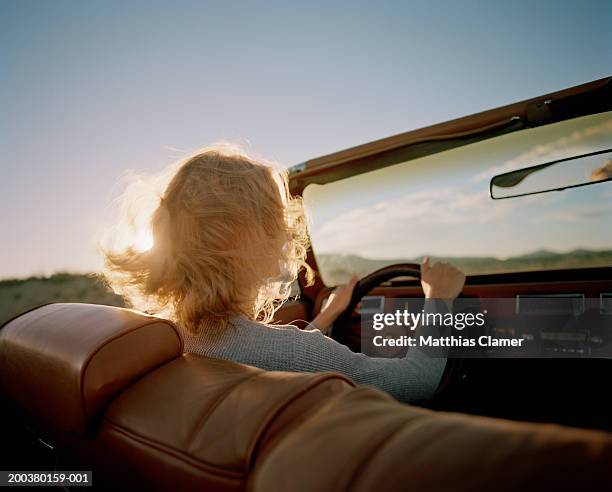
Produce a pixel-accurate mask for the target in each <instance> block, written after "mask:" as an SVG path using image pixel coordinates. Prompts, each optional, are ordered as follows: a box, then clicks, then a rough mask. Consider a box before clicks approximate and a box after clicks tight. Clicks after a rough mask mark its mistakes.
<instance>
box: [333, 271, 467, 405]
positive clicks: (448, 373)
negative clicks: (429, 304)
mask: <svg viewBox="0 0 612 492" xmlns="http://www.w3.org/2000/svg"><path fill="white" fill-rule="evenodd" d="M396 277H414V278H418V279H420V278H421V265H419V264H418V263H396V264H395V265H389V266H386V267H384V268H381V269H379V270H376V271H375V272H373V273H370V274H369V275H367V276H365V277H364V278H362V279H361V280H359V282H357V285H356V286H355V289H354V290H353V296H352V297H351V302H350V303H349V305H348V306H347V308H346V309H345V310H344V311H343V312H342V314H340V316H338V318H337V319H336V322H335V323H334V325H335V328H334V330H333V331H332V333H331V337H332V338H334V339H335V340H337V341H340V342H341V340H338V338H341V337H342V331H343V330H342V329H338V328H339V327H341V326H347V324H348V322H349V321H350V319H351V316H352V315H353V312H354V311H355V308H356V307H357V304H359V302H360V301H361V298H362V297H364V296H366V295H367V294H369V293H370V291H372V290H373V289H374V288H375V287H378V286H379V285H380V284H382V283H383V282H386V281H388V280H391V279H393V278H396ZM338 335H340V337H338ZM337 337H338V338H337ZM341 343H342V342H341ZM462 366H463V360H462V359H458V358H451V359H448V360H447V363H446V367H445V369H444V374H443V375H442V379H441V381H440V384H439V385H438V388H437V389H436V392H435V395H434V397H433V398H432V401H435V400H436V399H438V398H439V396H440V395H442V394H443V393H444V392H445V390H446V388H447V387H449V386H450V385H451V383H452V381H453V379H455V374H458V373H459V372H460V370H461V368H462Z"/></svg>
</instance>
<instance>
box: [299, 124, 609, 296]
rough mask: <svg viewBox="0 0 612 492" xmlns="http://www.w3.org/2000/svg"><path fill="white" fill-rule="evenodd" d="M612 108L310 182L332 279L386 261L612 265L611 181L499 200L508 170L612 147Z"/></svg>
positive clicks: (314, 226) (323, 262)
mask: <svg viewBox="0 0 612 492" xmlns="http://www.w3.org/2000/svg"><path fill="white" fill-rule="evenodd" d="M611 143H612V113H610V112H608V113H601V114H597V115H591V116H586V117H582V118H576V119H573V120H569V121H563V122H560V123H555V124H551V125H546V126H542V127H538V128H533V129H529V130H523V131H519V132H515V133H511V134H508V135H504V136H501V137H496V138H493V139H489V140H485V141H482V142H479V143H475V144H471V145H466V146H463V147H459V148H456V149H453V150H449V151H446V152H441V153H438V154H434V155H430V156H427V157H423V158H421V159H417V160H412V161H408V162H404V163H401V164H396V165H393V166H390V167H386V168H383V169H379V170H376V171H372V172H369V173H364V174H360V175H356V176H353V177H350V178H346V179H343V180H340V181H335V182H332V183H329V184H325V185H317V184H311V185H309V186H307V187H306V189H305V190H304V194H303V195H304V202H305V205H306V208H307V212H308V215H309V224H310V235H311V239H312V244H313V250H314V253H315V257H316V259H317V264H318V267H319V271H320V274H321V276H322V279H323V281H324V282H325V283H326V284H327V285H337V284H338V283H342V282H345V281H347V280H348V279H349V278H350V275H352V274H353V273H356V274H357V275H359V276H360V277H362V276H364V275H366V274H368V273H371V272H373V271H374V270H376V269H378V268H381V267H383V266H386V265H390V264H393V263H400V262H411V261H417V262H418V261H420V260H421V259H422V257H423V256H424V255H428V256H430V257H432V258H434V259H444V260H446V261H451V262H453V263H454V264H455V265H457V266H458V267H460V268H462V269H463V270H464V271H465V272H466V273H467V274H481V273H500V272H512V271H526V270H545V269H558V268H573V267H591V266H610V265H612V183H611V182H609V181H608V182H602V183H597V184H593V185H590V186H585V187H582V188H574V189H567V190H564V191H557V192H550V193H543V194H539V195H531V196H522V197H516V198H512V199H508V200H492V199H491V197H490V196H489V182H490V180H491V178H493V177H494V176H496V175H499V174H501V173H505V172H509V171H513V170H516V169H522V168H525V167H528V166H533V165H536V164H541V163H546V162H550V161H552V160H556V159H564V158H567V157H572V156H576V155H581V154H587V153H590V152H596V151H600V150H604V149H606V148H610V147H611V146H612V145H611Z"/></svg>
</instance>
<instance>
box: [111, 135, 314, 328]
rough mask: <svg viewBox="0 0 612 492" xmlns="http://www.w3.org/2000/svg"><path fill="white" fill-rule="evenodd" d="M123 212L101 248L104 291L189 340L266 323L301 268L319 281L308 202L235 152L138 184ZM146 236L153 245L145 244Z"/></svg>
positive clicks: (212, 153)
mask: <svg viewBox="0 0 612 492" xmlns="http://www.w3.org/2000/svg"><path fill="white" fill-rule="evenodd" d="M156 188H157V190H156ZM160 191H161V193H160ZM147 203H148V204H149V206H148V210H147ZM151 203H154V205H153V206H151V205H150V204H151ZM120 213H121V218H120V221H119V222H118V223H116V224H115V227H113V228H112V229H111V231H110V234H107V235H106V240H105V241H104V243H103V244H102V245H101V249H102V253H103V256H104V261H105V269H104V277H105V279H106V281H107V283H108V284H109V285H110V286H111V288H112V289H113V290H114V291H115V292H116V293H118V294H120V295H122V296H124V298H125V299H126V300H127V301H128V302H129V304H130V305H131V306H132V307H134V308H136V309H141V310H144V311H147V312H150V313H155V314H161V315H164V316H167V317H170V318H171V319H173V320H175V321H176V322H177V323H178V324H179V326H180V327H181V328H183V329H185V330H187V331H188V332H191V333H197V332H199V331H200V330H202V329H203V328H204V327H205V326H206V325H207V324H209V323H216V324H221V325H222V326H225V325H226V324H227V322H228V320H229V319H230V318H231V317H232V316H235V315H243V316H246V317H248V318H250V319H255V320H260V321H263V322H266V323H269V322H270V321H271V320H272V317H273V315H274V312H275V311H276V309H277V308H278V307H279V306H280V305H281V304H282V302H284V301H285V300H286V299H288V298H289V296H290V289H291V284H292V283H293V282H294V281H295V279H296V278H297V275H298V272H299V270H300V269H301V268H302V267H305V268H306V269H307V276H308V277H309V278H312V271H311V270H310V269H309V268H308V266H307V265H306V263H305V256H306V251H307V248H308V244H309V243H308V234H307V224H306V219H305V215H304V210H303V206H302V201H301V198H299V197H292V196H291V195H290V193H289V187H288V180H287V174H286V172H281V171H278V170H276V169H275V168H274V167H273V166H271V165H269V164H267V163H263V162H257V161H255V160H253V159H251V158H249V157H248V156H247V155H246V154H244V153H243V152H241V151H239V150H237V149H236V148H233V147H230V148H228V147H220V146H217V147H213V148H209V149H206V150H203V151H201V152H198V153H196V154H194V155H193V156H191V157H189V158H188V159H186V160H185V161H184V162H182V163H180V164H179V165H178V167H175V168H174V169H173V170H172V171H171V172H170V173H169V174H168V175H167V176H166V177H165V179H164V178H163V177H161V178H160V177H159V176H149V177H148V178H142V177H141V178H140V179H138V180H132V182H131V184H130V185H128V187H127V189H126V191H125V193H124V194H123V196H122V197H121V212H120ZM147 233H148V234H149V242H151V239H152V244H149V245H144V244H140V245H139V244H138V243H139V241H140V242H141V243H142V238H143V237H144V238H146V237H147V236H146V235H147ZM147 246H150V247H148V249H147Z"/></svg>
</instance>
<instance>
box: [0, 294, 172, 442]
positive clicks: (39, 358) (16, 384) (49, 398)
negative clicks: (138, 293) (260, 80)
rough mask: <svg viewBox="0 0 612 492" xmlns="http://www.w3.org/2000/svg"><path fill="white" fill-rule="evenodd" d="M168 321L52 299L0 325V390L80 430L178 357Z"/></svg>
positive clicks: (62, 424)
mask: <svg viewBox="0 0 612 492" xmlns="http://www.w3.org/2000/svg"><path fill="white" fill-rule="evenodd" d="M182 351H183V344H182V340H181V337H180V335H179V334H178V332H177V330H176V328H175V327H174V325H173V324H172V323H170V322H169V321H166V320H163V319H160V318H156V317H153V316H147V315H145V314H142V313H139V312H137V311H132V310H129V309H121V308H116V307H110V306H98V305H92V304H49V305H46V306H43V307H40V308H38V309H35V310H32V311H29V312H27V313H25V314H23V315H21V316H19V317H17V318H15V319H13V320H11V321H10V322H8V323H7V324H6V325H5V326H4V327H3V328H2V330H0V389H1V390H2V391H3V392H5V393H6V394H7V396H9V397H11V398H12V399H13V400H14V401H16V402H17V403H18V404H20V405H21V406H22V407H23V408H24V409H25V410H26V411H27V412H28V413H30V414H31V415H33V416H35V417H38V418H41V419H43V420H45V421H47V422H48V423H50V424H52V425H54V426H56V427H57V428H59V429H61V430H64V431H67V432H74V433H77V434H84V433H86V432H87V431H88V429H89V428H90V426H91V425H92V424H93V423H95V421H96V420H97V419H98V418H99V417H100V415H101V413H102V412H103V411H104V409H105V408H106V407H107V405H108V404H109V403H110V401H111V400H112V399H113V398H114V397H115V396H116V395H117V394H118V393H119V392H121V391H122V390H123V389H125V388H126V387H127V386H128V385H130V384H131V383H132V382H134V381H135V380H136V379H138V378H140V377H141V376H143V375H144V374H147V373H149V372H150V371H152V370H153V369H155V368H157V367H158V366H160V365H162V364H164V363H165V362H168V361H169V360H171V359H173V358H175V357H177V356H179V355H180V354H181V353H182Z"/></svg>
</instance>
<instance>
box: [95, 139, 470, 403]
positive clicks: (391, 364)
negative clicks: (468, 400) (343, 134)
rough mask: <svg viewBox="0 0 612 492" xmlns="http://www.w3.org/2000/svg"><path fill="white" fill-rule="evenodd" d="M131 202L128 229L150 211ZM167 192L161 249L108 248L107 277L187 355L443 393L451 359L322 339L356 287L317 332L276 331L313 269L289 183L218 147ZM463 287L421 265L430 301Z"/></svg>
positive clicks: (445, 271) (129, 197)
mask: <svg viewBox="0 0 612 492" xmlns="http://www.w3.org/2000/svg"><path fill="white" fill-rule="evenodd" d="M141 189H142V187H141ZM132 191H133V189H132V190H131V189H130V188H128V190H127V192H126V194H125V196H124V204H123V205H124V206H123V207H122V210H123V212H122V213H123V217H122V219H121V220H122V222H123V223H124V224H128V225H129V224H131V225H133V224H134V223H136V216H137V215H138V213H139V211H138V204H139V203H141V202H142V200H141V199H140V198H142V197H140V198H138V199H136V198H135V197H134V196H133V193H132ZM160 192H161V196H159V195H158V196H157V197H155V198H154V199H155V200H156V205H155V208H154V210H153V211H152V214H151V215H150V217H149V218H148V220H147V226H148V227H150V231H151V234H152V239H153V242H152V246H151V247H150V248H149V249H145V250H142V249H139V248H136V247H134V246H133V244H134V241H132V246H127V247H118V246H117V243H116V242H114V246H113V247H110V246H106V247H105V248H103V252H104V257H105V265H106V268H105V276H106V279H107V281H108V283H109V284H110V286H111V287H112V288H113V289H114V290H115V291H116V292H117V293H120V294H122V295H123V296H124V297H125V298H126V300H127V301H128V302H129V304H131V305H132V306H133V307H135V308H137V309H142V310H147V311H149V312H155V313H160V314H163V315H166V316H169V317H171V318H172V319H174V320H175V321H176V323H177V325H178V326H179V327H180V329H181V330H182V332H183V338H184V340H185V348H186V350H187V351H188V352H192V353H195V354H200V355H205V356H209V357H215V358H220V359H226V360H231V361H235V362H239V363H243V364H249V365H253V366H257V367H260V368H262V369H266V370H271V371H275V370H279V371H304V372H319V371H336V372H340V373H343V374H345V375H347V376H348V377H350V378H352V379H353V380H354V381H355V382H356V383H358V384H366V385H372V386H375V387H378V388H380V389H382V390H384V391H386V392H388V393H390V394H391V395H393V396H395V397H396V398H397V399H398V400H400V401H404V402H409V401H415V400H423V399H426V398H428V397H430V396H431V395H432V394H433V393H434V391H435V389H436V387H437V385H438V383H439V381H440V378H441V376H442V372H443V370H444V366H445V362H446V361H445V359H444V358H430V357H428V356H427V355H425V354H423V353H422V352H420V351H419V350H411V351H409V352H408V355H407V356H406V357H405V358H398V359H385V358H370V357H368V356H366V355H363V354H357V353H353V352H351V351H350V350H349V349H348V348H347V347H345V346H344V345H341V344H339V343H337V342H336V341H334V340H332V339H331V338H329V337H327V336H325V335H324V333H325V332H326V331H327V329H328V328H329V326H330V325H331V324H332V323H333V322H334V320H335V318H336V317H337V316H338V315H339V314H340V313H341V312H342V311H343V310H344V309H345V308H346V306H347V305H348V302H349V300H350V297H351V294H352V290H353V287H354V286H355V282H356V279H355V278H353V279H352V280H351V282H349V283H348V284H347V285H345V286H341V287H339V288H338V289H336V292H335V295H334V296H333V298H332V299H331V301H330V302H329V303H328V305H327V307H326V309H325V310H324V311H323V312H322V313H320V314H319V315H318V316H317V317H316V318H315V319H314V320H313V325H314V329H309V330H300V329H298V328H297V327H295V326H291V325H289V326H277V325H271V324H270V323H271V321H272V318H273V315H274V311H275V309H276V308H277V307H278V306H279V305H280V304H281V303H282V301H284V300H286V299H287V298H288V297H289V295H290V286H291V284H292V283H293V282H294V281H295V279H296V278H297V275H298V272H299V270H300V269H301V268H308V267H307V265H306V264H305V262H304V259H305V255H306V250H307V247H308V236H307V230H306V221H305V217H304V211H303V208H302V203H301V200H300V199H299V198H296V197H292V196H291V195H290V193H289V191H288V184H287V177H286V174H285V173H282V172H279V171H277V170H275V169H274V168H273V167H272V166H270V165H268V164H266V163H263V162H258V161H256V160H254V159H251V158H249V157H248V156H247V155H245V154H243V153H241V152H239V151H236V150H228V149H227V148H212V149H208V150H204V151H202V152H199V153H197V154H195V155H193V156H191V157H190V158H188V159H187V160H185V161H184V162H183V163H182V164H181V165H179V166H178V167H177V168H176V170H175V171H174V172H173V174H172V175H171V176H170V178H169V179H168V180H167V181H166V184H165V185H164V187H163V189H162V190H161V191H160ZM128 229H129V228H128ZM111 239H116V238H113V237H112V235H111ZM464 279H465V277H464V275H463V274H462V273H461V272H460V271H458V270H457V269H455V268H454V267H452V266H450V265H447V264H435V265H429V263H428V262H425V263H424V264H423V269H422V285H423V289H424V291H425V294H426V296H427V297H429V298H438V299H453V298H455V297H456V296H457V295H458V294H459V292H460V291H461V289H462V287H463V283H464Z"/></svg>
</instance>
